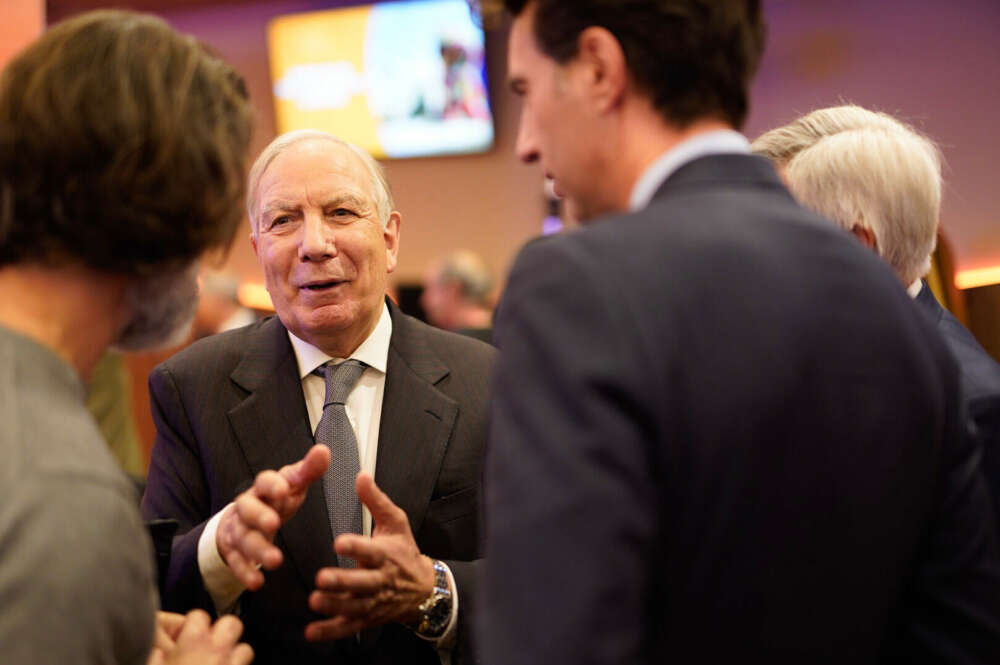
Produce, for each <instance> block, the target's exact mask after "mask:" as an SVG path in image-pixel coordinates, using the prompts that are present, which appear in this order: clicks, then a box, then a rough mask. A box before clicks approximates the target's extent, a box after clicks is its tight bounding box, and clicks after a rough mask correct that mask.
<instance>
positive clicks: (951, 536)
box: [886, 382, 1000, 665]
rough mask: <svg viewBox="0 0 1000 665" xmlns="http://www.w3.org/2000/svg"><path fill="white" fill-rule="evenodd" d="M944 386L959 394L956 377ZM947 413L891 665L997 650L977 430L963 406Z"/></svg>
mask: <svg viewBox="0 0 1000 665" xmlns="http://www.w3.org/2000/svg"><path fill="white" fill-rule="evenodd" d="M944 390H945V393H946V394H950V395H957V394H958V391H959V388H958V385H957V382H956V383H955V384H953V385H947V386H945V388H944ZM949 402H950V403H951V404H953V405H954V406H957V405H958V400H957V399H953V400H949ZM947 415H948V417H947V419H946V422H945V430H946V431H947V432H950V433H951V435H950V436H948V437H946V439H945V448H944V449H943V451H942V452H943V458H944V459H943V463H942V465H941V467H942V470H941V472H940V476H939V480H938V488H937V491H938V501H937V502H936V504H935V509H934V514H933V515H932V518H931V524H930V528H929V529H928V531H927V534H926V536H925V538H924V540H923V542H922V543H921V546H920V547H921V551H920V553H919V554H918V557H917V561H918V565H917V567H916V570H915V571H914V575H913V580H912V583H911V584H910V585H909V591H908V593H907V594H906V596H905V597H904V598H903V600H902V603H903V606H904V607H905V608H906V609H905V611H904V612H902V613H901V615H902V617H903V621H902V625H901V626H900V627H899V628H900V630H899V631H898V632H897V633H896V634H895V639H894V640H891V641H890V643H889V645H888V647H887V649H886V651H887V654H886V655H887V658H886V662H889V663H900V664H902V663H965V664H968V665H987V663H995V662H997V658H998V654H1000V557H998V544H997V536H996V531H995V524H996V518H995V516H994V513H993V511H992V505H991V500H990V496H989V491H988V489H987V485H986V481H985V479H984V477H983V473H982V471H983V469H982V466H981V465H982V460H983V449H982V446H981V441H980V440H979V434H980V433H978V432H976V430H975V428H974V427H972V426H970V425H967V424H966V423H967V419H966V414H965V412H964V411H963V410H961V409H958V408H952V409H949V411H948V413H947Z"/></svg>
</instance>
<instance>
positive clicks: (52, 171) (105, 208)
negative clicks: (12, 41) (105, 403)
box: [0, 10, 253, 276]
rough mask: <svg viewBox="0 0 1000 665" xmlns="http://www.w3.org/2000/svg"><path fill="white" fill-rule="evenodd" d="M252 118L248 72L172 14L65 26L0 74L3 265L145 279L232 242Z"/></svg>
mask: <svg viewBox="0 0 1000 665" xmlns="http://www.w3.org/2000/svg"><path fill="white" fill-rule="evenodd" d="M252 126H253V120H252V112H251V109H250V105H249V101H248V98H247V93H246V87H245V85H244V83H243V80H242V78H241V77H240V76H239V75H238V74H237V73H236V72H235V71H234V70H233V69H232V68H231V67H230V66H229V65H227V64H226V63H224V62H223V61H222V60H220V59H219V58H217V57H215V56H214V55H212V54H211V53H209V51H208V50H207V48H206V47H205V46H204V45H203V44H201V43H200V42H198V41H197V40H195V39H194V38H193V37H190V36H186V35H182V34H180V33H178V32H176V31H174V30H173V29H172V28H171V27H170V26H168V25H167V24H166V23H165V22H164V21H162V20H161V19H159V18H155V17H153V16H148V15H144V14H137V13H133V12H125V11H109V10H102V11H95V12H89V13H86V14H82V15H80V16H78V17H76V18H73V19H70V20H68V21H65V22H63V23H60V24H59V25H57V26H55V27H53V28H52V29H50V30H49V31H48V32H46V33H45V34H44V35H42V37H41V38H40V39H39V40H38V41H36V42H35V43H34V44H32V45H31V46H30V47H28V48H27V49H26V50H25V51H24V52H22V53H21V54H20V55H19V56H18V57H16V58H15V59H14V60H12V61H11V62H10V63H9V64H8V65H7V67H6V69H5V70H4V71H3V74H2V76H0V266H4V265H10V264H18V263H40V264H53V263H57V262H71V263H79V264H83V265H85V266H87V267H90V268H93V269H97V270H100V271H104V272H111V273H120V274H127V275H132V276H144V275H149V274H153V273H155V272H159V271H161V270H164V269H170V268H172V267H175V266H180V265H184V264H187V263H190V262H191V261H192V260H193V259H195V258H197V257H198V256H200V255H201V254H202V253H203V252H205V251H206V250H209V249H215V248H228V246H229V245H230V243H231V242H232V239H233V235H234V233H235V232H236V229H237V228H238V226H239V223H240V221H241V219H242V206H241V201H242V198H243V192H244V188H245V183H244V179H245V174H246V165H247V157H248V151H249V144H250V135H251V132H252Z"/></svg>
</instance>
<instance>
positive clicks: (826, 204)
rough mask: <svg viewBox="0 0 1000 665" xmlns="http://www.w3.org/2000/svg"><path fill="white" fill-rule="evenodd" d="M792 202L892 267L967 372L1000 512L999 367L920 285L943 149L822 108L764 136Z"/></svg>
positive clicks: (875, 117) (904, 131) (761, 145)
mask: <svg viewBox="0 0 1000 665" xmlns="http://www.w3.org/2000/svg"><path fill="white" fill-rule="evenodd" d="M753 148H754V150H755V151H756V152H757V153H758V154H761V155H763V156H765V157H768V158H769V159H771V160H772V161H773V162H775V164H776V165H778V166H779V168H781V169H783V171H784V174H785V179H786V180H787V182H788V185H789V187H790V188H791V190H792V192H793V193H794V194H795V195H796V197H797V198H798V199H799V200H800V201H801V202H802V203H804V204H805V205H806V206H808V207H810V208H812V209H813V210H815V211H817V212H819V213H820V214H822V215H824V216H826V217H828V218H830V219H832V220H833V221H834V222H836V223H837V224H839V225H840V226H841V227H843V228H844V229H846V230H847V231H850V232H851V233H852V234H853V235H854V236H855V237H857V238H858V240H859V241H861V242H862V243H863V244H864V245H865V246H867V247H868V248H870V249H871V250H872V251H874V252H875V253H876V254H878V255H879V256H881V257H882V258H883V259H885V260H886V262H888V264H889V265H890V266H891V267H892V269H893V271H894V272H895V273H896V276H897V277H899V279H900V281H901V282H902V283H903V286H905V287H906V289H907V291H908V292H909V294H910V296H911V297H912V298H914V300H915V302H916V303H917V305H919V306H920V308H921V309H922V310H923V311H925V312H926V313H927V315H928V316H930V317H931V320H932V321H933V322H934V323H935V325H936V326H937V329H938V332H940V333H941V336H942V337H943V338H944V340H945V342H946V343H947V345H948V347H949V348H950V349H951V351H952V353H953V354H954V356H955V358H956V360H957V361H958V364H959V368H960V370H961V387H962V394H963V398H964V402H965V407H966V411H967V413H968V416H969V419H970V423H969V428H970V430H971V431H972V432H973V435H974V438H975V439H976V440H977V441H978V442H979V443H980V444H981V445H982V446H983V453H984V458H983V459H984V464H983V466H984V472H985V475H986V480H987V482H988V483H989V485H990V489H991V491H992V493H993V498H994V505H995V507H996V508H997V509H998V510H996V511H995V512H996V513H997V514H998V515H1000V365H998V364H997V363H996V361H994V360H993V358H992V357H990V355H989V354H988V353H986V351H985V350H984V349H983V347H982V346H980V344H979V342H977V341H976V339H975V337H973V336H972V333H970V332H969V331H968V330H967V329H966V328H965V327H964V326H963V325H962V324H961V323H959V321H958V319H956V318H955V317H954V316H952V314H951V313H950V312H948V311H947V310H946V309H944V308H943V307H941V305H940V304H938V301H937V300H936V299H935V298H934V294H933V293H932V292H931V290H930V287H928V286H927V284H926V283H925V282H924V281H923V280H922V279H921V278H922V277H923V276H924V275H926V274H927V272H928V270H930V262H931V254H932V253H933V251H934V246H935V242H936V238H937V232H938V222H939V219H940V210H941V163H940V158H939V155H938V150H937V147H936V146H935V145H934V144H933V143H932V142H931V141H930V140H929V139H928V138H926V137H924V136H922V135H921V134H919V133H918V132H917V131H916V130H914V129H913V128H912V127H909V126H907V125H905V124H904V123H902V122H900V121H899V120H896V119H895V118H893V117H892V116H890V115H887V114H885V113H877V112H874V111H869V110H867V109H864V108H861V107H859V106H837V107H832V108H825V109H820V110H818V111H813V112H812V113H810V114H808V115H806V116H803V117H801V118H799V119H798V120H795V121H794V122H792V123H790V124H788V125H786V126H784V127H779V128H778V129H773V130H771V131H770V132H767V133H766V134H764V135H763V136H761V137H760V138H758V139H757V140H756V141H755V142H754V144H753Z"/></svg>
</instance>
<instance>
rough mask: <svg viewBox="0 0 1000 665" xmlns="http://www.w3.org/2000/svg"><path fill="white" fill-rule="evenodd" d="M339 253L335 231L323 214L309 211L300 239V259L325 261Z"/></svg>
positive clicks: (304, 220)
mask: <svg viewBox="0 0 1000 665" xmlns="http://www.w3.org/2000/svg"><path fill="white" fill-rule="evenodd" d="M336 255H337V245H336V241H335V239H334V234H333V231H332V230H331V229H330V228H329V226H328V225H327V224H326V222H325V220H324V219H323V218H322V216H321V215H317V214H312V213H307V214H306V215H305V217H304V219H303V223H302V236H301V238H300V240H299V260H300V261H323V260H325V259H329V258H331V257H333V256H336Z"/></svg>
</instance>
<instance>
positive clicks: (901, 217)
mask: <svg viewBox="0 0 1000 665" xmlns="http://www.w3.org/2000/svg"><path fill="white" fill-rule="evenodd" d="M786 177H787V178H788V184H789V187H790V188H791V190H792V192H793V193H794V194H795V195H796V197H797V198H798V199H799V200H800V201H801V202H802V203H803V204H804V205H806V206H808V207H809V208H812V209H813V210H815V211H817V212H818V213H820V214H821V215H825V216H826V217H829V218H830V219H832V220H833V221H835V222H836V223H837V224H839V225H840V226H842V227H844V228H845V229H848V230H850V229H851V228H852V227H853V226H855V225H860V226H861V227H862V228H866V229H869V230H870V231H871V232H872V234H874V236H875V240H876V243H877V246H878V251H879V254H881V256H882V258H884V259H885V260H886V261H887V262H888V263H889V265H891V266H892V268H893V269H894V270H895V271H896V274H897V275H898V276H899V278H900V279H901V280H902V281H903V283H904V284H910V283H912V282H913V281H914V280H916V279H919V278H920V277H923V276H924V275H926V274H927V272H928V271H929V270H930V267H931V265H930V255H931V253H932V252H933V251H934V246H935V242H936V240H937V229H938V216H939V211H940V209H941V163H940V160H939V158H938V154H937V150H936V148H935V147H934V145H933V144H932V143H930V142H929V141H928V140H926V139H924V138H923V137H921V136H917V135H915V134H913V133H911V132H904V131H900V130H898V129H897V130H887V129H884V128H875V127H864V128H861V129H851V130H848V131H845V132H841V133H839V134H834V135H833V136H828V137H826V138H823V139H821V140H820V141H818V142H817V143H816V144H815V145H814V146H812V147H811V148H806V149H805V150H803V151H801V152H800V153H799V154H797V155H796V156H795V157H793V158H792V160H791V161H790V162H789V163H788V166H787V169H786Z"/></svg>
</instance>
